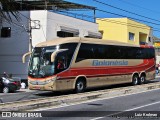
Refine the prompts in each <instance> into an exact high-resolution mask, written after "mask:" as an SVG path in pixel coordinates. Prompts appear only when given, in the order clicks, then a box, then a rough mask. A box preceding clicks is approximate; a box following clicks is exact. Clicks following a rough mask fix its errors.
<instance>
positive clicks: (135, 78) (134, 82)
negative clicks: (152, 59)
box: [132, 75, 139, 85]
mask: <svg viewBox="0 0 160 120" xmlns="http://www.w3.org/2000/svg"><path fill="white" fill-rule="evenodd" d="M138 79H139V77H138V75H134V76H133V77H132V85H138V82H139V80H138Z"/></svg>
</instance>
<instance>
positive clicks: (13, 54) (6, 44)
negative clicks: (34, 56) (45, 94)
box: [0, 12, 30, 78]
mask: <svg viewBox="0 0 160 120" xmlns="http://www.w3.org/2000/svg"><path fill="white" fill-rule="evenodd" d="M21 13H22V14H23V15H25V16H26V17H29V16H30V13H29V12H21ZM20 17H21V19H20V20H19V21H16V20H15V19H13V22H14V23H8V22H6V21H4V20H2V23H1V27H2V26H3V27H11V37H6V38H4V37H0V74H3V72H7V73H12V74H13V76H15V77H21V78H24V77H25V78H26V77H27V64H28V63H25V64H23V63H22V56H23V54H24V53H26V52H28V51H29V34H28V33H27V32H26V30H27V29H28V28H29V24H28V23H29V21H28V19H26V18H25V17H23V16H21V14H20ZM22 25H24V27H23V26H22ZM0 36H1V35H0Z"/></svg>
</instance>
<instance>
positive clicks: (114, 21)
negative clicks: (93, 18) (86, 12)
mask: <svg viewBox="0 0 160 120" xmlns="http://www.w3.org/2000/svg"><path fill="white" fill-rule="evenodd" d="M98 20H101V21H106V22H111V23H115V24H119V25H125V26H131V27H134V28H141V29H146V30H150V29H149V28H147V27H145V26H141V25H136V24H131V23H126V22H122V21H117V20H110V19H100V18H99V19H98ZM104 27H105V26H104ZM106 27H107V26H106ZM151 29H152V30H153V31H157V32H160V29H158V28H151Z"/></svg>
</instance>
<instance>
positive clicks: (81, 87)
mask: <svg viewBox="0 0 160 120" xmlns="http://www.w3.org/2000/svg"><path fill="white" fill-rule="evenodd" d="M85 89H86V82H85V80H84V79H82V78H80V79H78V80H77V81H76V84H75V92H76V93H81V92H84V91H85Z"/></svg>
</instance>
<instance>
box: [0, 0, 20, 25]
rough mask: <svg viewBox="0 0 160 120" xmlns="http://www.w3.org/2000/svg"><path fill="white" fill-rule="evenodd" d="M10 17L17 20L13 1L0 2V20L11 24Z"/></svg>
mask: <svg viewBox="0 0 160 120" xmlns="http://www.w3.org/2000/svg"><path fill="white" fill-rule="evenodd" d="M11 16H14V17H15V18H16V19H17V20H18V19H19V15H18V11H17V10H16V2H15V0H0V19H2V18H4V19H5V20H7V21H8V22H12V18H11Z"/></svg>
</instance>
